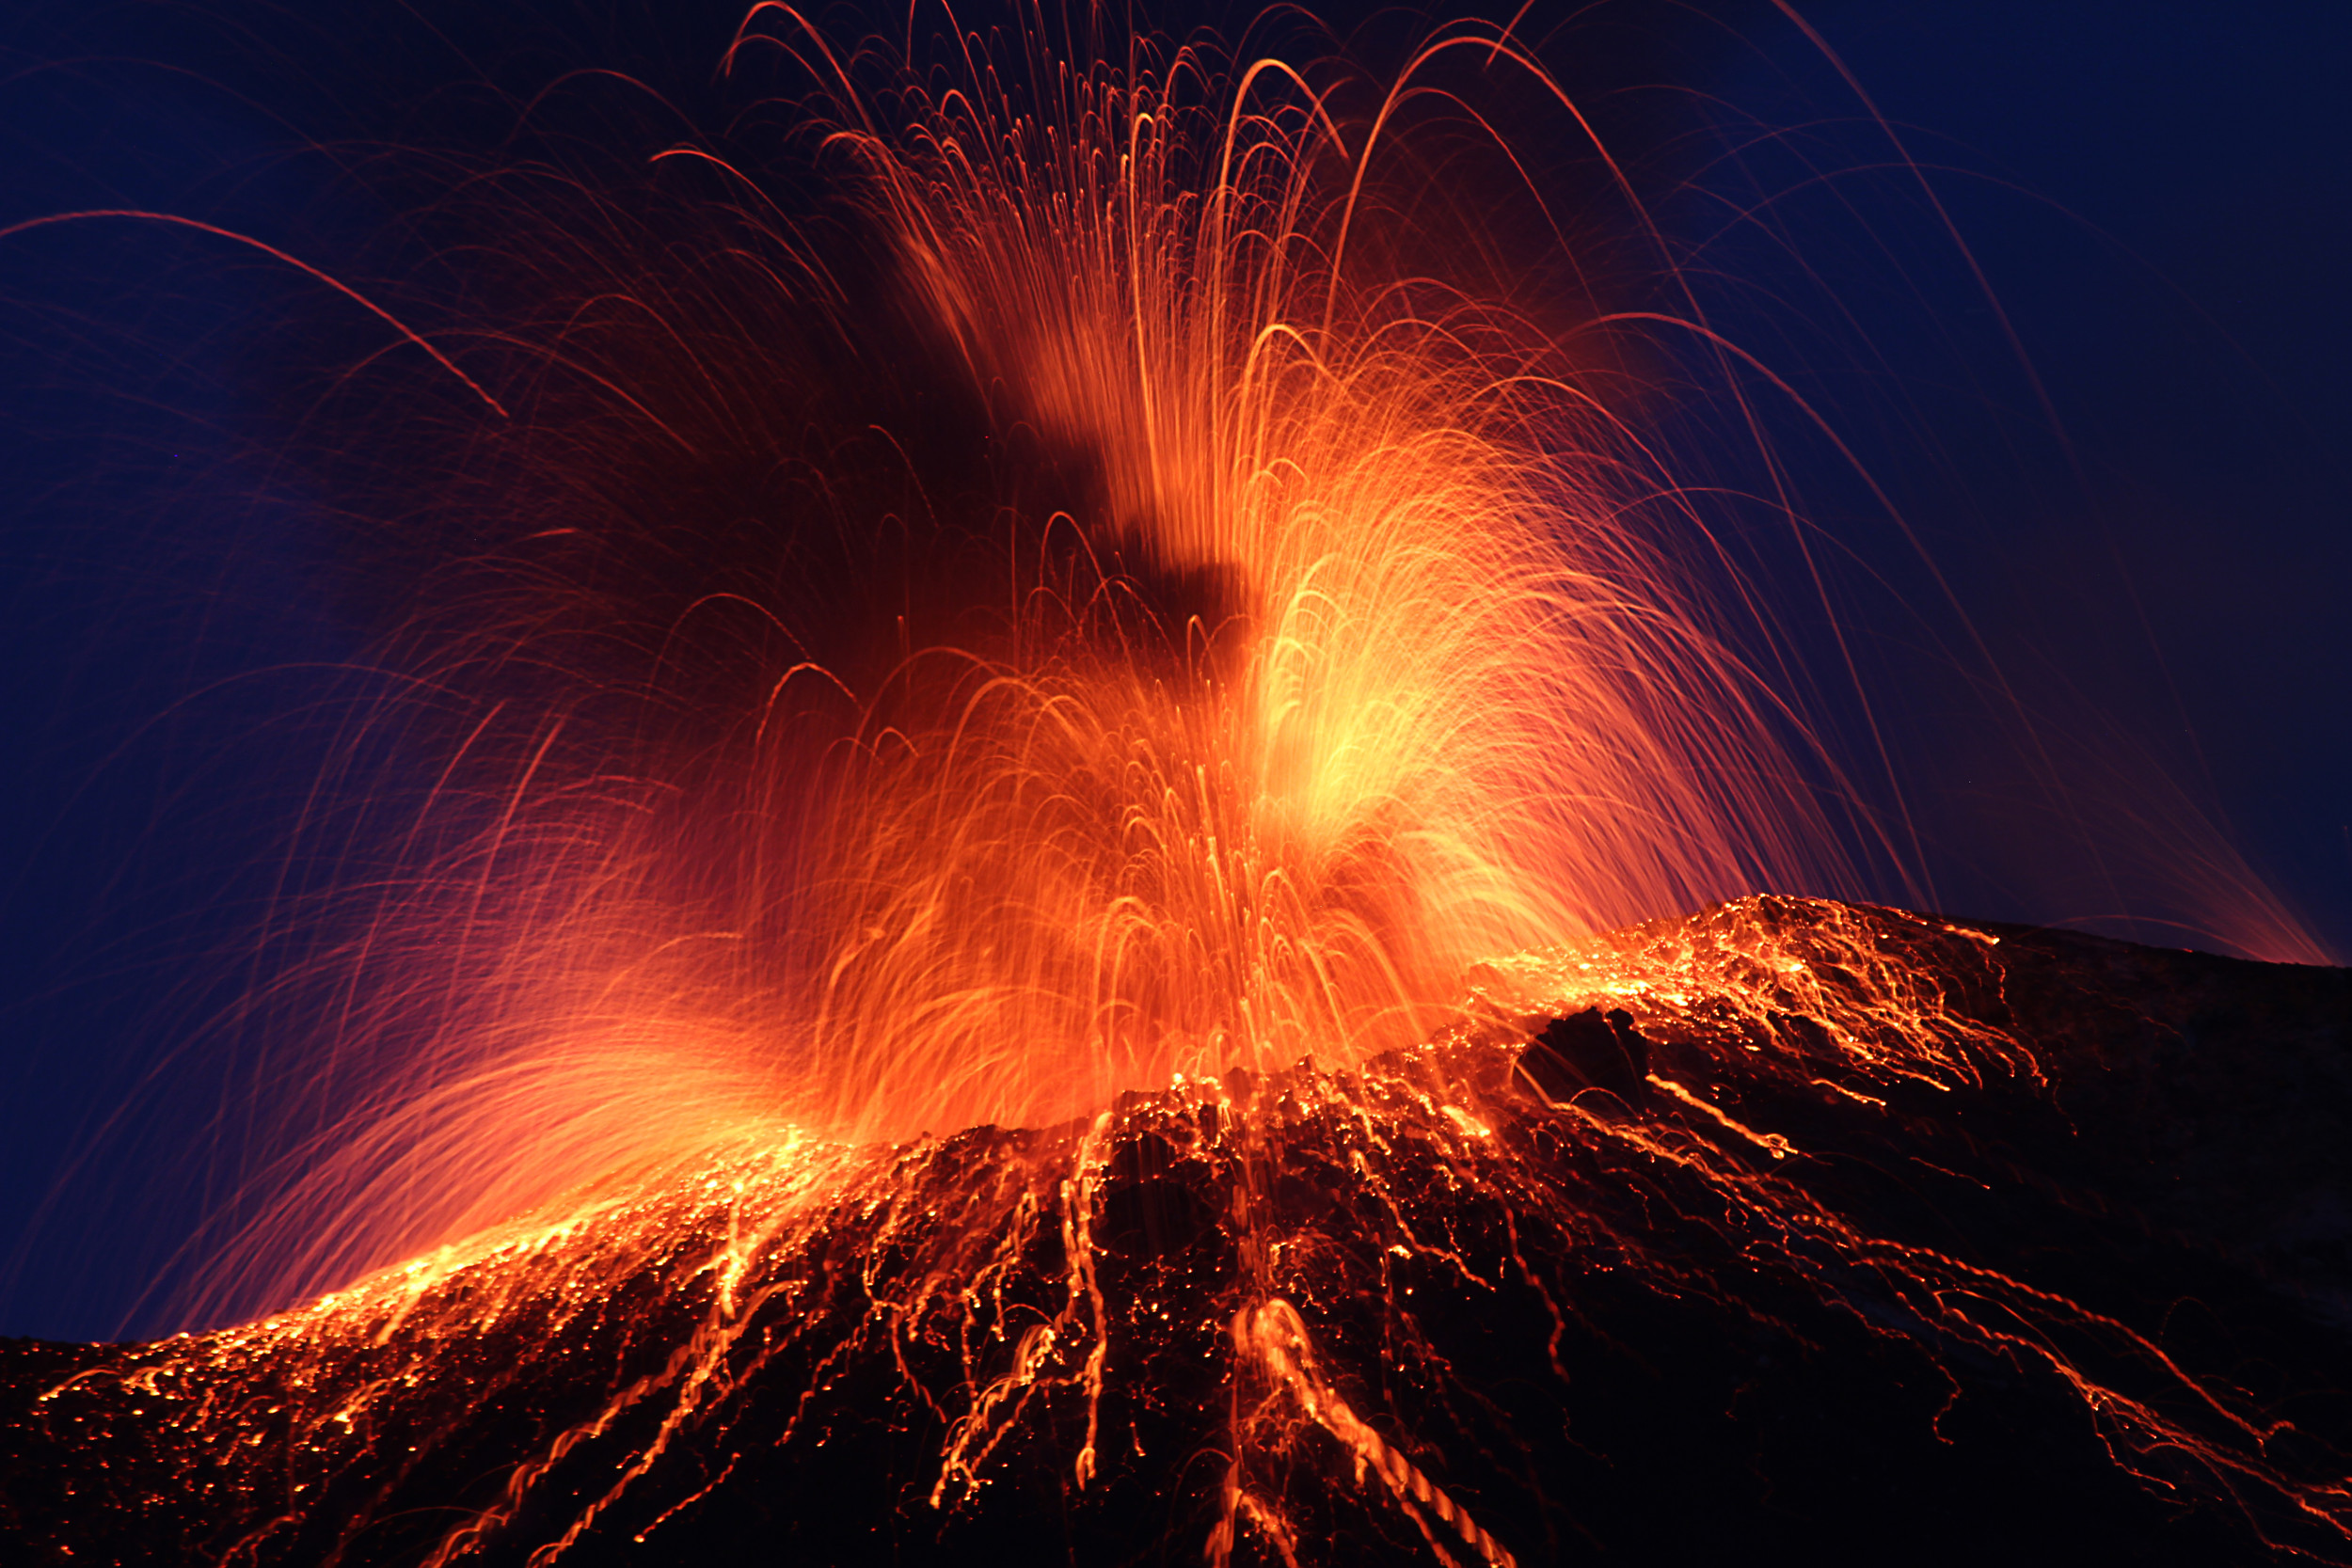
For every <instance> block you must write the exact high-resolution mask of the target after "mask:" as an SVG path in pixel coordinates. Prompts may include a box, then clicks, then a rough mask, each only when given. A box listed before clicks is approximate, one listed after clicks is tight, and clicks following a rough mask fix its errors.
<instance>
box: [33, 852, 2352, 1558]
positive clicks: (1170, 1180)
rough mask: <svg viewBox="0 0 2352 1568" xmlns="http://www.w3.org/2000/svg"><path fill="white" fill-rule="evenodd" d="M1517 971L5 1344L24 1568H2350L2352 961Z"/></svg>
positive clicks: (2181, 959)
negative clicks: (1014, 1102)
mask: <svg viewBox="0 0 2352 1568" xmlns="http://www.w3.org/2000/svg"><path fill="white" fill-rule="evenodd" d="M1476 978H1477V980H1478V994H1477V996H1476V998H1475V1003H1474V1013H1475V1016H1478V1017H1483V1018H1486V1019H1488V1020H1490V1021H1491V1022H1483V1023H1481V1022H1465V1023H1464V1024H1463V1025H1461V1026H1459V1027H1457V1028H1456V1029H1454V1030H1452V1031H1450V1032H1449V1033H1448V1034H1446V1035H1444V1036H1442V1037H1439V1038H1438V1040H1436V1041H1433V1042H1431V1043H1430V1044H1428V1045H1426V1046H1423V1047H1421V1048H1419V1049H1416V1050H1412V1051H1406V1052H1399V1053H1391V1054H1389V1055H1386V1056H1382V1057H1379V1058H1377V1059H1375V1060H1373V1061H1371V1062H1368V1063H1364V1064H1361V1065H1360V1066H1359V1067H1358V1068H1356V1069H1352V1070H1346V1071H1328V1070H1319V1069H1315V1068H1313V1067H1311V1066H1306V1065H1302V1066H1300V1067H1298V1068H1295V1069H1291V1070H1288V1071H1285V1072H1276V1073H1260V1074H1252V1073H1248V1072H1241V1071H1236V1072H1232V1073H1229V1074H1227V1075H1226V1076H1225V1078H1224V1079H1223V1080H1221V1081H1210V1082H1200V1083H1190V1084H1179V1085H1173V1086H1171V1087H1169V1088H1168V1089H1166V1090H1164V1091H1161V1092H1157V1093H1152V1094H1139V1095H1129V1096H1126V1097H1123V1098H1122V1099H1121V1101H1120V1103H1119V1104H1118V1105H1117V1106H1116V1107H1114V1108H1112V1110H1111V1111H1110V1112H1109V1113H1108V1114H1106V1115H1105V1116H1104V1117H1103V1118H1102V1119H1100V1120H1099V1121H1097V1122H1095V1123H1092V1124H1076V1125H1073V1126H1068V1127H1060V1128H1052V1129H1042V1130H1034V1131H1022V1132H1012V1131H1001V1130H997V1129H991V1128H983V1129H976V1130H974V1131H971V1132H965V1133H962V1134H960V1135H958V1136H956V1137H953V1138H949V1139H946V1140H944V1141H934V1142H925V1143H922V1144H918V1145H914V1146H910V1147H907V1148H898V1149H868V1150H839V1149H825V1148H815V1147H814V1146H812V1147H809V1148H790V1149H785V1150H771V1149H739V1150H730V1151H721V1152H720V1153H718V1154H714V1156H713V1159H712V1162H711V1164H710V1167H709V1169H708V1170H707V1171H704V1172H696V1173H689V1174H688V1175H685V1176H680V1177H676V1178H675V1179H667V1180H662V1181H659V1182H649V1183H641V1184H640V1185H638V1186H635V1187H629V1188H625V1189H620V1188H616V1189H615V1191H614V1192H613V1193H612V1194H610V1195H607V1196H601V1197H596V1198H594V1199H593V1200H592V1201H588V1202H585V1203H584V1204H583V1206H582V1207H581V1208H580V1211H579V1212H575V1213H571V1214H567V1215H563V1216H557V1217H555V1218H551V1219H549V1218H546V1217H542V1218H541V1219H540V1220H537V1221H532V1222H522V1223H518V1225H517V1226H516V1227H515V1228H514V1229H513V1230H512V1231H511V1232H510V1233H504V1234H501V1235H500V1236H496V1237H492V1238H488V1239H486V1240H485V1241H484V1242H482V1243H478V1244H475V1245H473V1246H471V1247H469V1248H467V1249H464V1250H462V1251H460V1252H457V1253H453V1255H452V1256H450V1257H448V1258H445V1259H437V1260H432V1261H430V1262H427V1263H421V1264H419V1265H416V1266H412V1267H411V1268H410V1269H408V1270H406V1271H395V1272H394V1273H393V1274H391V1275H385V1276H382V1277H380V1278H379V1279H377V1280H373V1281H370V1282H366V1283H365V1284H363V1285H361V1286H358V1287H355V1288H354V1289H353V1290H352V1291H346V1292H342V1293H341V1294H340V1295H338V1296H336V1297H331V1298H328V1299H327V1300H326V1302H324V1303H322V1304H319V1305H318V1306H315V1307H306V1308H303V1309H300V1310H298V1311H296V1312H294V1313H289V1314H287V1315H285V1316H284V1317H281V1318H278V1319H272V1320H268V1321H266V1322H265V1323H258V1324H252V1325H247V1326H246V1327H244V1328H241V1329H236V1330H230V1331H227V1332H225V1333H222V1334H217V1335H212V1336H205V1337H197V1338H179V1339H174V1340H167V1341H163V1342H161V1343H158V1344H153V1345H132V1346H62V1345H49V1344H36V1343H31V1342H25V1341H15V1342H9V1343H6V1344H5V1345H0V1477H5V1490H4V1491H0V1560H5V1561H6V1562H8V1563H10V1564H15V1563H20V1562H24V1563H33V1562H60V1563H65V1562H70V1563H75V1564H82V1563H92V1562H112V1563H125V1564H128V1563H148V1562H177V1561H239V1562H254V1563H301V1564H310V1563H326V1562H337V1563H347V1564H359V1563H421V1562H426V1561H433V1560H448V1561H476V1560H479V1561H488V1562H497V1563H516V1564H519V1563H524V1562H527V1561H546V1560H549V1554H553V1555H554V1557H555V1560H560V1561H563V1562H566V1563H580V1564H597V1563H606V1562H612V1563H621V1562H629V1563H648V1562H677V1563H695V1564H701V1563H706V1562H737V1561H771V1560H772V1561H779V1562H790V1563H795V1564H799V1563H843V1564H850V1563H869V1562H870V1563H885V1562H901V1563H978V1562H997V1561H1004V1562H1021V1563H1028V1562H1049V1561H1050V1562H1075V1563H1088V1564H1094V1563H1103V1564H1111V1563H1146V1562H1170V1563H1175V1562H1183V1563H1193V1562H1199V1561H1200V1560H1202V1557H1203V1554H1204V1552H1210V1553H1212V1554H1214V1553H1215V1552H1217V1551H1223V1552H1225V1553H1227V1554H1228V1555H1229V1556H1230V1559H1231V1560H1232V1561H1235V1562H1251V1563H1256V1562H1279V1561H1283V1560H1286V1558H1287V1559H1290V1560H1295V1561H1297V1562H1300V1563H1307V1562H1328V1563H1355V1562H1398V1563H1407V1562H1435V1561H1438V1560H1440V1556H1441V1555H1442V1556H1444V1557H1445V1558H1447V1559H1450V1560H1453V1561H1455V1562H1459V1563H1475V1562H1478V1561H1481V1560H1501V1556H1500V1554H1501V1553H1502V1552H1505V1551H1507V1552H1508V1553H1509V1554H1510V1555H1511V1556H1512V1557H1513V1558H1514V1559H1515V1560H1517V1561H1519V1562H1523V1563H1541V1562H1566V1561H1577V1562H1583V1561H1592V1560H1608V1561H1621V1562H1629V1563H1644V1564H1650V1563H1661V1564H1668V1563H1685V1562H1688V1563H1693V1564H1695V1563H1702V1562H1703V1563H1708V1564H1710V1565H1711V1564H1717V1563H1721V1562H1724V1561H1727V1560H1730V1561H1740V1562H1745V1563H1757V1562H1764V1563H1777V1562H1790V1563H1795V1562H1804V1563H1810V1564H1821V1563H1830V1564H1837V1563H1849V1562H1851V1563H1863V1562H1868V1563H1878V1562H1883V1561H1900V1562H1904V1563H1927V1564H1935V1563H1951V1564H1962V1563H1966V1564H1972V1565H1973V1564H1979V1563H1984V1562H1992V1561H1999V1562H2029V1563H2051V1564H2058V1563H2064V1564H2068V1565H2070V1568H2071V1565H2077V1564H2104V1563H2112V1564H2119V1565H2120V1564H2150V1563H2184V1564H2189V1563H2194V1564H2199V1565H2205V1564H2230V1563H2241V1562H2244V1563H2253V1562H2265V1561H2272V1560H2281V1557H2282V1555H2283V1553H2284V1552H2286V1551H2287V1550H2290V1549H2293V1550H2299V1551H2303V1552H2308V1553H2312V1554H2314V1555H2316V1556H2319V1557H2321V1558H2323V1559H2327V1560H2352V1548H2348V1547H2347V1536H2346V1525H2347V1522H2352V1497H2347V1495H2346V1493H2345V1491H2344V1487H2345V1484H2346V1482H2345V1479H2344V1478H2345V1476H2346V1474H2347V1469H2348V1468H2352V1466H2347V1465H2346V1462H2345V1459H2344V1453H2345V1450H2346V1449H2352V1401H2348V1400H2347V1396H2346V1394H2345V1390H2346V1389H2347V1388H2352V1337H2348V1336H2347V1329H2352V1257H2348V1256H2347V1252H2346V1248H2347V1243H2348V1241H2352V1215H2348V1212H2347V1208H2348V1206H2347V1201H2346V1194H2345V1192H2344V1177H2345V1169H2346V1161H2345V1157H2344V1150H2345V1149H2346V1148H2347V1147H2352V1144H2348V1143H2347V1137H2348V1135H2352V972H2344V971H2337V970H2316V969H2304V968H2296V967H2291V966H2278V965H2263V964H2252V963H2246V962H2240V961H2236V960H2231V959H2225V958H2211V957H2207V956H2204V955H2201V954H2194V953H2184V952H2167V951H2158V950H2154V949H2150V948H2143V947H2135V946H2130V945H2127V944H2123V943H2120V942H2106V941H2102V940H2100V939H2096V938H2089V937H2082V936H2074V935H2066V934H2061V933H2055V932H2048V931H2039V930H2026V929H2020V928H2013V927H1968V926H1963V925H1958V924H1954V923H1948V922H1943V921H1937V920H1931V919H1926V918H1923V917H1918V916H1913V915H1907V914H1902V913H1900V912H1899V911H1878V910H1866V909H1853V908H1850V907H1845V906H1838V905H1833V904H1825V903H1820V902H1817V901H1805V900H1790V899H1750V900H1743V901H1741V902H1740V903H1739V904H1734V905H1728V906H1724V907H1723V908H1721V909H1718V910H1713V911H1708V912H1706V913H1704V914H1701V915H1698V916H1694V917H1692V918H1691V919H1689V920H1684V921H1665V922H1658V923H1654V924H1652V925H1650V926H1645V927H1639V928H1636V929H1635V930H1632V931H1629V932H1624V933H1619V934H1617V935H1616V936H1614V937H1612V938H1608V939H1604V940H1602V941H1601V942H1595V943H1591V944H1587V945H1586V946H1584V947H1581V948H1578V949H1574V950H1564V951H1563V952H1561V953H1558V954H1552V955H1545V956H1541V957H1539V958H1524V959H1516V960H1510V961H1499V962H1498V963H1497V964H1496V965H1494V966H1493V967H1492V968H1491V969H1490V970H1488V971H1487V972H1486V973H1484V974H1481V975H1480V976H1477V977H1476ZM558 1548H560V1552H559V1551H558V1550H557V1549H558Z"/></svg>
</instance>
